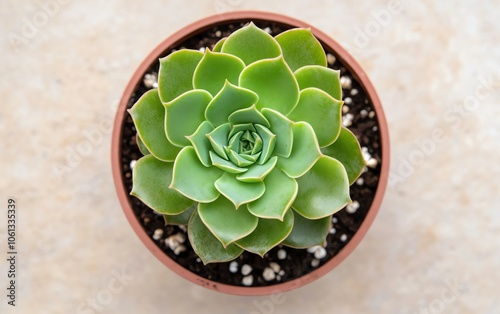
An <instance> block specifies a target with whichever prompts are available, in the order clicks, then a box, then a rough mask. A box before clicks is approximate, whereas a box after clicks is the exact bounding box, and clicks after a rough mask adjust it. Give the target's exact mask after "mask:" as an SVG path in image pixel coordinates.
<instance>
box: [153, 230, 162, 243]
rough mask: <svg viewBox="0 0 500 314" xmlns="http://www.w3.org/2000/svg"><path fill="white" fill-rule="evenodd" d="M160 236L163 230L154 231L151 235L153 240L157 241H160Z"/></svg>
mask: <svg viewBox="0 0 500 314" xmlns="http://www.w3.org/2000/svg"><path fill="white" fill-rule="evenodd" d="M162 235H163V229H156V230H155V232H154V233H153V239H154V240H157V241H158V240H160V239H161V236H162Z"/></svg>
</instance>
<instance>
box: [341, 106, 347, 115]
mask: <svg viewBox="0 0 500 314" xmlns="http://www.w3.org/2000/svg"><path fill="white" fill-rule="evenodd" d="M348 112H349V107H347V106H342V113H343V114H346V113H348Z"/></svg>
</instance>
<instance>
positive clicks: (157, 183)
mask: <svg viewBox="0 0 500 314" xmlns="http://www.w3.org/2000/svg"><path fill="white" fill-rule="evenodd" d="M172 166H173V164H172V163H167V162H163V161H160V160H158V159H156V158H155V157H154V156H152V155H147V156H144V157H142V158H141V159H139V160H138V161H137V162H136V164H135V166H134V169H133V176H132V181H133V188H132V192H130V194H132V195H134V196H135V197H137V198H139V199H140V200H141V201H142V202H143V203H144V204H146V205H147V206H148V207H150V208H152V209H154V210H155V211H157V212H159V213H162V214H170V215H177V214H180V213H182V212H183V211H185V210H187V209H188V208H189V207H190V206H191V205H193V204H194V201H193V200H191V199H189V198H187V197H185V196H183V195H181V194H180V193H179V192H177V191H174V190H172V189H169V188H168V186H169V184H170V182H171V181H172Z"/></svg>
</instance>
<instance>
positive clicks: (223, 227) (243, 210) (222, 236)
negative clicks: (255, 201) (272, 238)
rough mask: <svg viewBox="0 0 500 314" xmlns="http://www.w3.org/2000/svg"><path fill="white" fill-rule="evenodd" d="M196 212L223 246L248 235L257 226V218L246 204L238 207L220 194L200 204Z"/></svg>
mask: <svg viewBox="0 0 500 314" xmlns="http://www.w3.org/2000/svg"><path fill="white" fill-rule="evenodd" d="M198 214H199V215H200V218H201V220H202V221H203V223H204V224H205V226H207V228H208V229H210V231H212V233H213V235H214V236H215V237H216V238H217V239H219V241H220V242H221V243H222V244H223V245H224V247H226V246H228V245H229V244H231V243H233V242H234V241H237V240H239V239H241V238H243V237H246V236H247V235H249V234H250V233H251V232H252V231H254V230H255V228H256V227H257V223H258V221H259V219H258V218H257V217H255V216H254V215H252V214H251V213H250V212H248V209H247V207H246V206H242V207H240V208H238V209H236V208H235V207H234V205H233V204H232V203H231V202H230V201H229V200H227V199H226V198H225V197H223V196H221V197H219V198H218V199H217V200H215V201H214V202H212V203H207V204H200V205H199V206H198Z"/></svg>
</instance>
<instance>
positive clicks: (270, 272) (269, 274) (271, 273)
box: [262, 267, 276, 281]
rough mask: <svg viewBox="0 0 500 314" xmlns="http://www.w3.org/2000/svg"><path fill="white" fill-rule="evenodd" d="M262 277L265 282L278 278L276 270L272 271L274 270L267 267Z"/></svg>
mask: <svg viewBox="0 0 500 314" xmlns="http://www.w3.org/2000/svg"><path fill="white" fill-rule="evenodd" d="M262 277H263V278H264V280H265V281H271V280H274V279H275V278H276V274H275V273H274V270H272V268H270V267H266V268H264V271H263V272H262Z"/></svg>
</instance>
